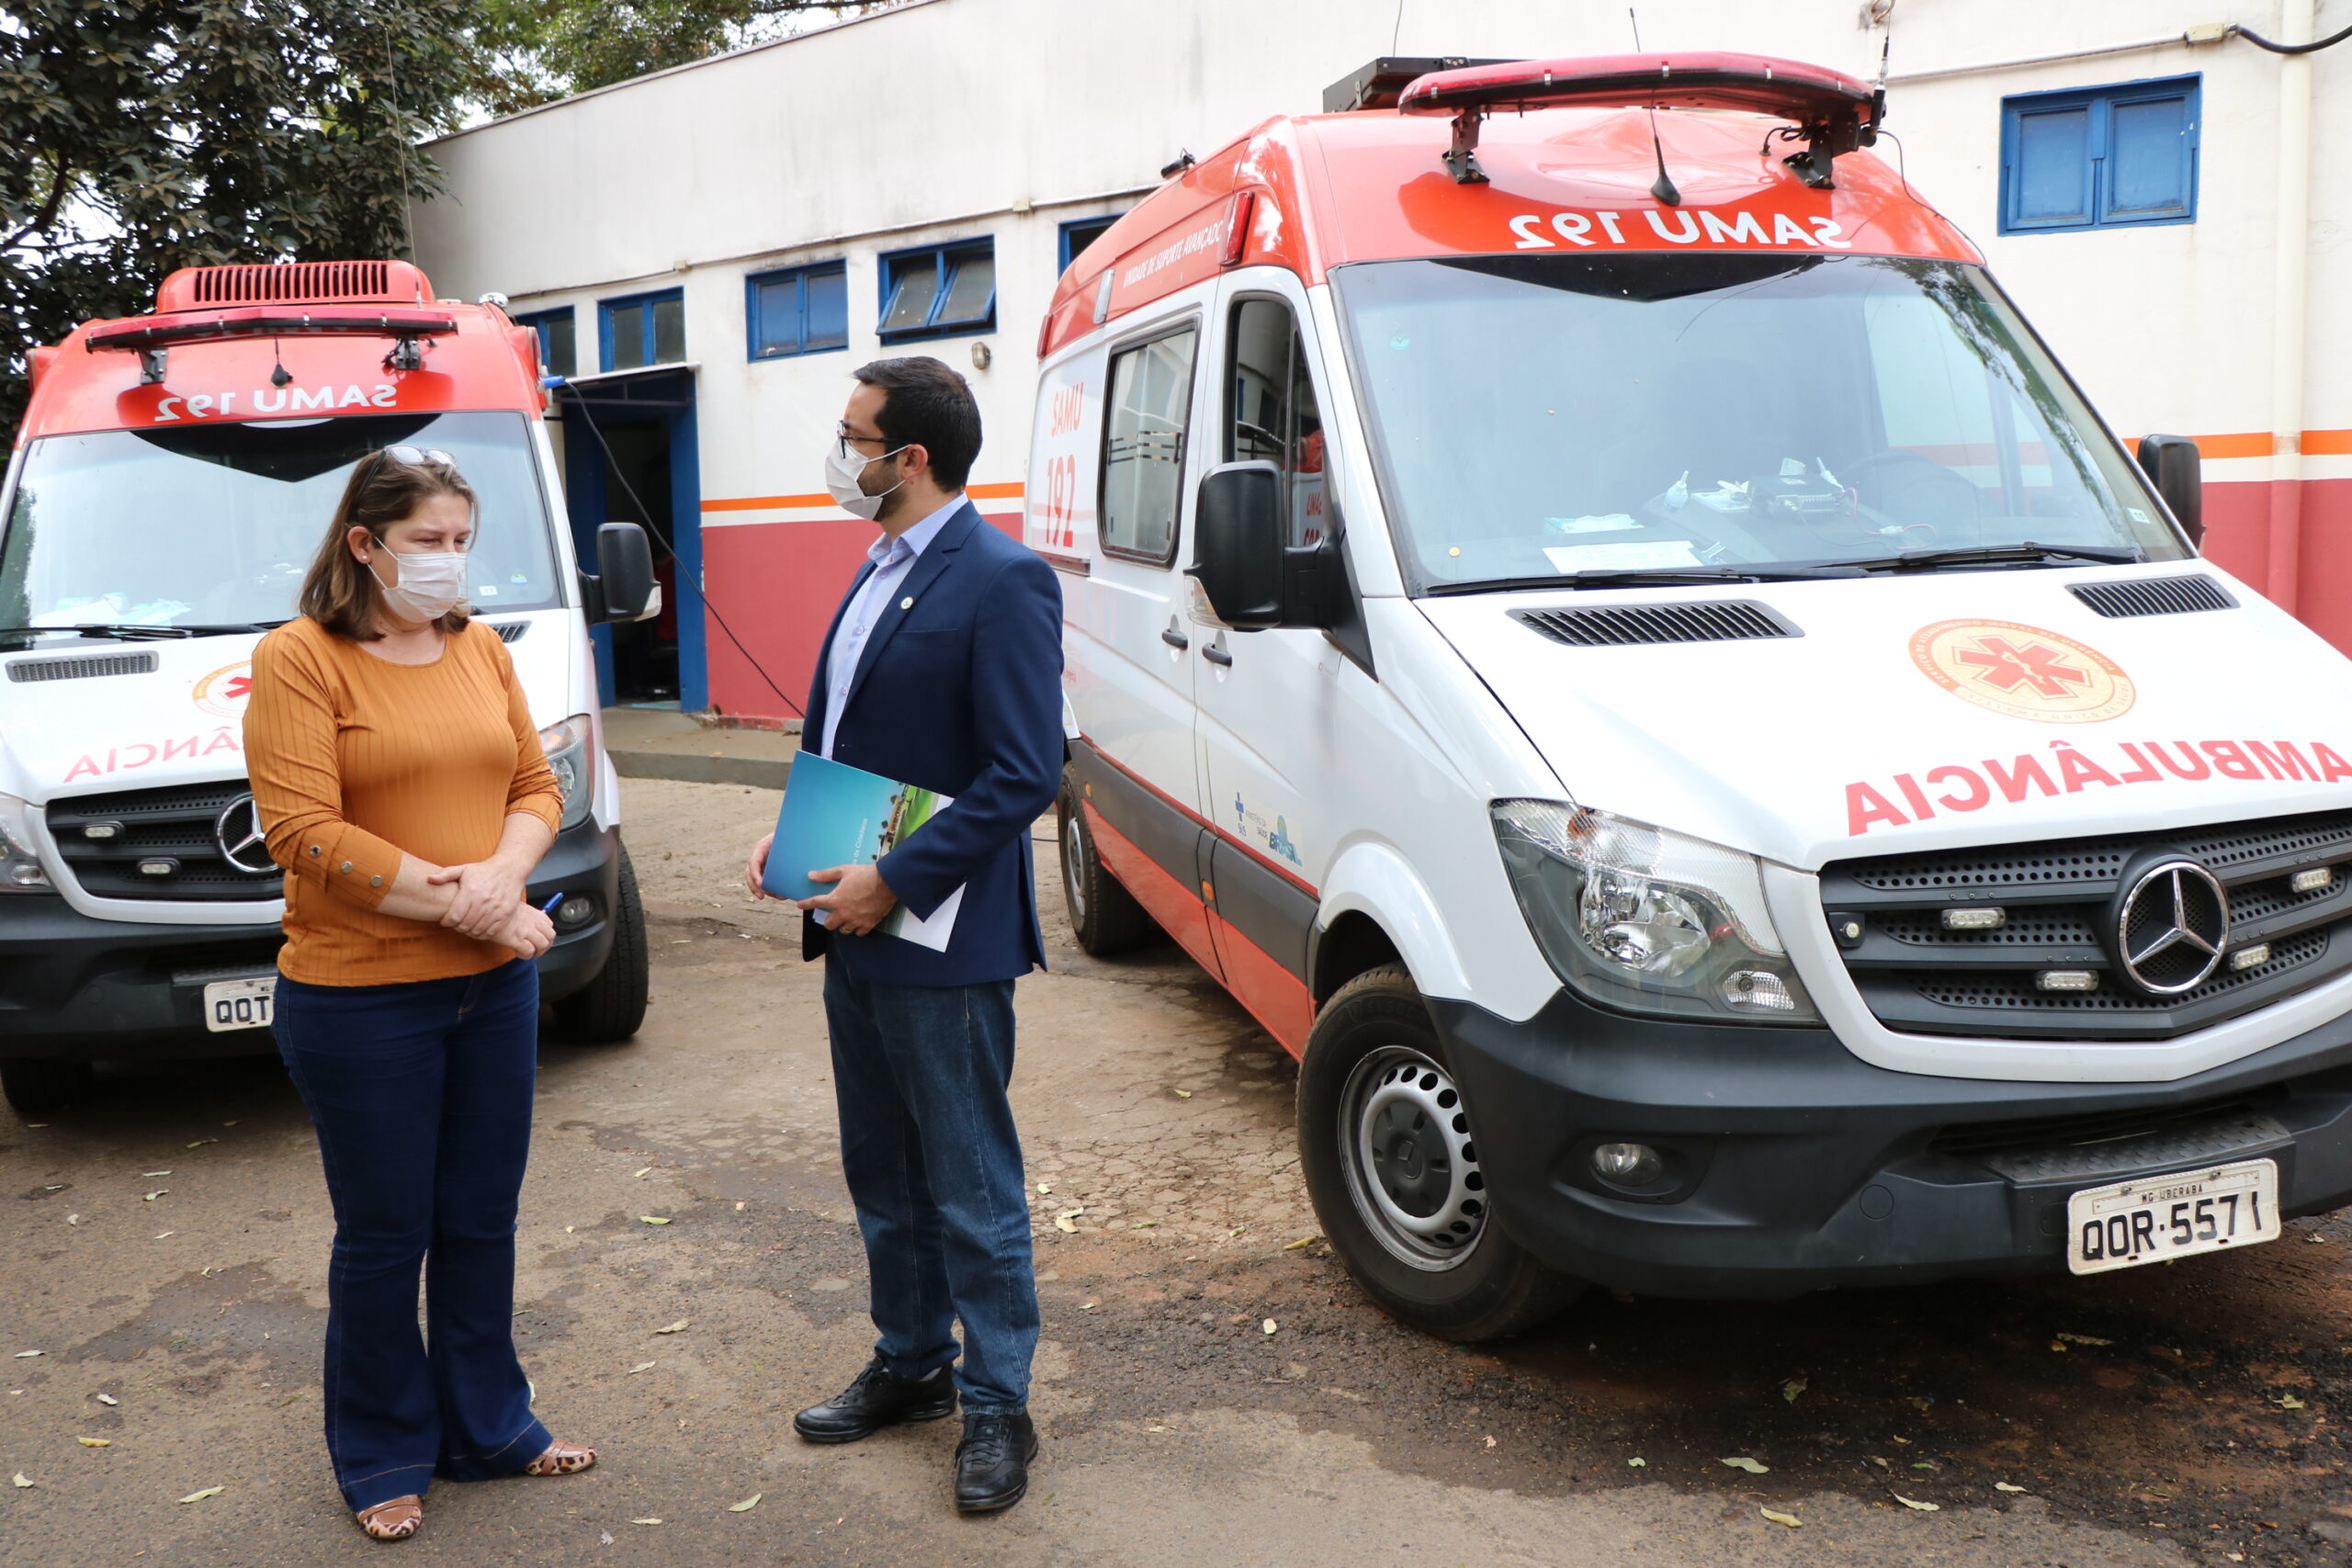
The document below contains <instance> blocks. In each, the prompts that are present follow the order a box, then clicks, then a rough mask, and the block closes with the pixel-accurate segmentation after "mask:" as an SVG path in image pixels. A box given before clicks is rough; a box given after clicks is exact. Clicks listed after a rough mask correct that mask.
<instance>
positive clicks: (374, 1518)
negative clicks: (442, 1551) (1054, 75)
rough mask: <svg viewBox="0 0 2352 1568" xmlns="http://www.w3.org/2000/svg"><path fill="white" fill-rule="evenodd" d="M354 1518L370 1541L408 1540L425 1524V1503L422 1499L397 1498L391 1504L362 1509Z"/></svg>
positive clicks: (380, 1504) (410, 1497)
mask: <svg viewBox="0 0 2352 1568" xmlns="http://www.w3.org/2000/svg"><path fill="white" fill-rule="evenodd" d="M352 1517H353V1518H355V1519H356V1520H358V1521H359V1528H360V1529H362V1530H363V1531H365V1532H366V1533H367V1536H368V1540H407V1539H408V1538H409V1537H411V1536H413V1535H414V1534H415V1533H416V1532H417V1530H418V1529H419V1528H421V1527H422V1526H423V1525H424V1499H422V1498H420V1497H414V1496H409V1497H395V1498H393V1499H392V1500H391V1501H390V1502H389V1503H379V1504H377V1505H376V1506H374V1507H372V1508H362V1509H360V1510H359V1512H357V1513H356V1514H354V1515H353V1516H352Z"/></svg>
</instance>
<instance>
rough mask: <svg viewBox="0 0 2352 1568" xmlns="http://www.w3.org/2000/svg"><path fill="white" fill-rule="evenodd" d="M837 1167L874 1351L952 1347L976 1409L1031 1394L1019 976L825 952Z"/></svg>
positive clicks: (910, 1354)
mask: <svg viewBox="0 0 2352 1568" xmlns="http://www.w3.org/2000/svg"><path fill="white" fill-rule="evenodd" d="M825 1018H826V1021H827V1023H828V1024H829V1025H830V1027H831V1034H832V1043H833V1086H834V1097H835V1100H837V1102H838V1103H839V1105H840V1107H841V1118H842V1175H843V1176H845V1177H847V1178H848V1179H849V1193H850V1197H851V1199H852V1200H853V1201H854V1202H855V1203H856V1205H857V1224H858V1229H859V1230H860V1231H862V1232H863V1233H864V1234H865V1268H866V1274H867V1276H868V1279H869V1281H870V1284H869V1293H870V1295H871V1298H872V1303H873V1304H872V1310H873V1314H874V1326H875V1327H876V1329H878V1330H880V1337H879V1338H878V1339H876V1342H875V1346H874V1350H875V1354H876V1355H878V1356H880V1357H881V1358H882V1360H883V1363H884V1364H885V1365H886V1366H888V1368H889V1369H890V1371H893V1372H895V1373H897V1374H898V1375H899V1376H900V1377H908V1378H922V1377H929V1376H930V1375H931V1374H932V1373H933V1372H935V1371H938V1370H939V1369H940V1368H942V1367H944V1366H946V1365H947V1364H948V1363H949V1362H951V1361H953V1360H955V1359H956V1340H955V1338H954V1337H953V1333H952V1330H953V1328H954V1325H955V1322H956V1319H958V1318H961V1319H962V1320H963V1324H964V1359H963V1362H962V1364H961V1365H960V1366H958V1367H957V1368H956V1389H957V1390H958V1391H959V1392H960V1393H962V1395H963V1398H964V1408H965V1409H966V1410H967V1411H970V1412H974V1413H985V1412H989V1411H1000V1412H1001V1411H1014V1410H1021V1409H1024V1408H1026V1407H1027V1405H1028V1402H1029V1360H1030V1357H1031V1356H1032V1355H1033V1354H1034V1353H1035V1350H1036V1348H1037V1286H1036V1281H1035V1277H1034V1275H1033V1274H1032V1272H1031V1267H1030V1258H1029V1204H1028V1201H1027V1195H1026V1191H1025V1187H1026V1183H1025V1181H1024V1179H1023V1175H1022V1168H1021V1138H1020V1135H1019V1134H1017V1133H1016V1132H1015V1131H1014V1130H1013V1126H1012V1106H1011V1104H1009V1103H1008V1102H1007V1101H1006V1100H1005V1089H1006V1086H1007V1085H1008V1084H1010V1083H1011V1082H1012V981H1010V980H993V981H988V982H984V983H983V984H980V985H977V986H883V985H875V984H870V983H865V982H861V981H857V980H853V979H851V978H850V977H849V976H847V975H846V974H844V973H843V972H842V965H841V962H840V960H838V959H831V960H828V961H827V963H826V964H825Z"/></svg>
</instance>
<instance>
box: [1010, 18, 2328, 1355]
mask: <svg viewBox="0 0 2352 1568" xmlns="http://www.w3.org/2000/svg"><path fill="white" fill-rule="evenodd" d="M1342 89H1343V93H1342V96H1343V100H1344V101H1343V102H1342V103H1341V104H1340V106H1339V107H1341V108H1342V109H1344V110H1345V111H1346V112H1338V113H1329V114H1325V115H1321V116H1306V117H1297V118H1276V119H1272V120H1269V121H1267V122H1266V123H1265V124H1263V125H1261V126H1260V127H1258V128H1257V129H1256V130H1252V131H1250V133H1249V134H1248V135H1246V136H1244V137H1243V138H1241V139H1240V140H1239V141H1236V142H1234V143H1233V144H1232V145H1230V146H1228V147H1227V148H1225V149H1223V150H1222V151H1220V152H1216V153H1214V154H1212V155H1211V156H1209V157H1207V158H1204V159H1203V160H1201V161H1199V162H1198V163H1197V164H1193V165H1192V166H1191V167H1189V168H1186V169H1185V170H1183V171H1182V173H1181V174H1179V175H1176V176H1175V177H1174V178H1172V179H1170V181H1169V183H1168V184H1167V185H1166V186H1163V187H1162V188H1161V189H1160V190H1159V192H1157V193H1156V194H1155V195H1153V196H1152V197H1149V198H1148V199H1147V200H1146V201H1144V202H1143V203H1142V204H1141V205H1140V206H1139V207H1138V208H1136V209H1135V210H1134V211H1133V212H1131V213H1130V214H1128V215H1127V216H1126V217H1125V218H1124V219H1123V220H1121V221H1120V222H1119V224H1118V225H1117V226H1116V227H1115V228H1114V229H1113V230H1111V231H1110V232H1109V233H1108V234H1107V235H1106V236H1105V237H1104V238H1103V240H1101V241H1099V242H1098V243H1096V244H1095V245H1093V246H1092V247H1091V249H1090V250H1089V251H1087V252H1086V253H1085V254H1083V255H1082V256H1081V257H1080V258H1079V260H1078V261H1077V262H1076V263H1075V264H1074V265H1072V266H1071V268H1070V269H1069V273H1068V274H1067V275H1066V276H1064V277H1063V279H1062V281H1061V284H1060V287H1059V289H1058V291H1057V294H1056V295H1055V298H1054V303H1053V308H1052V314H1051V317H1050V319H1049V320H1048V321H1046V324H1045V328H1044V333H1043V336H1042V339H1041V343H1040V349H1041V355H1042V358H1043V362H1044V363H1043V372H1042V380H1041V386H1040V390H1039V394H1038V397H1039V401H1038V415H1037V422H1036V428H1035V444H1034V449H1033V455H1032V466H1031V495H1032V497H1033V501H1032V509H1031V513H1030V516H1029V521H1028V526H1029V540H1030V542H1031V544H1032V545H1033V546H1034V547H1035V548H1037V549H1039V550H1040V551H1042V552H1044V553H1046V554H1047V555H1048V556H1050V557H1051V558H1053V559H1054V561H1055V564H1056V565H1057V567H1059V568H1060V569H1061V570H1063V571H1064V572H1066V573H1067V576H1066V577H1065V579H1064V581H1063V591H1064V595H1065V599H1066V602H1067V604H1068V612H1067V614H1068V644H1067V649H1068V674H1067V682H1068V686H1067V694H1068V698H1069V773H1068V780H1067V789H1066V792H1065V795H1064V798H1063V801H1062V805H1061V831H1062V848H1063V864H1064V870H1065V882H1066V893H1067V897H1068V900H1069V909H1070V914H1071V918H1072V920H1073V922H1074V924H1075V925H1076V927H1077V929H1078V931H1079V933H1080V940H1081V941H1082V942H1083V943H1084V944H1085V945H1086V946H1087V948H1088V949H1089V950H1090V951H1093V952H1097V953H1103V952H1110V951H1114V950H1115V949H1118V948H1120V947H1122V946H1125V945H1127V944H1129V943H1131V942H1136V941H1137V940H1139V939H1140V938H1142V937H1143V936H1144V935H1146V934H1147V933H1148V931H1149V930H1150V928H1151V927H1152V926H1153V925H1154V924H1156V925H1157V926H1158V927H1159V929H1161V930H1164V931H1167V932H1168V933H1169V934H1170V935H1171V936H1173V937H1174V938H1175V939H1176V940H1177V941H1178V942H1181V943H1182V945H1183V946H1184V947H1185V948H1186V949H1187V950H1188V951H1189V952H1190V953H1192V954H1193V957H1194V958H1196V959H1197V960H1198V961H1199V962H1200V963H1201V964H1203V965H1204V967H1206V968H1207V969H1208V970H1209V971H1210V973H1211V974H1213V975H1215V976H1217V977H1218V978H1219V979H1220V980H1221V981H1222V982H1223V983H1224V985H1225V986H1226V987H1227V989H1229V990H1230V991H1231V992H1232V994H1233V995H1234V996H1235V997H1236V998H1238V999H1239V1001H1240V1002H1241V1003H1242V1005H1244V1006H1245V1007H1247V1008H1248V1009H1249V1010H1250V1012H1251V1013H1252V1014H1253V1015H1254V1016H1255V1017H1256V1018H1257V1019H1258V1020H1259V1021H1261V1023H1263V1024H1264V1026H1265V1027H1266V1029H1267V1030H1268V1031H1269V1032H1272V1034H1273V1035H1274V1036H1275V1037H1276V1038H1277V1039H1278V1040H1280V1041H1281V1042H1282V1043H1283V1045H1284V1046H1286V1047H1287V1048H1288V1049H1289V1050H1290V1051H1292V1052H1293V1053H1295V1055H1298V1056H1299V1057H1300V1059H1301V1066H1300V1072H1299V1090H1298V1135H1299V1140H1300V1147H1301V1153H1302V1157H1303V1163H1304V1168H1305V1170H1306V1177H1307V1180H1308V1183H1309V1186H1310V1189H1311V1191H1312V1194H1313V1197H1314V1200H1315V1202H1316V1205H1317V1212H1318V1213H1319V1215H1320V1217H1321V1221H1322V1224H1323V1227H1324V1230H1325V1232H1326V1234H1327V1235H1329V1237H1330V1238H1331V1242H1332V1244H1333V1245H1334V1247H1336V1248H1337V1249H1338V1251H1339V1253H1340V1257H1341V1258H1343V1259H1344V1260H1345V1262H1346V1264H1347V1266H1348V1267H1349V1268H1350V1269H1351V1270H1352V1272H1353V1273H1354V1275H1355V1276H1356V1278H1357V1279H1358V1280H1360V1281H1361V1282H1362V1283H1363V1286H1364V1287H1365V1288H1366V1289H1367V1290H1368V1291H1369V1292H1371V1293H1372V1294H1373V1295H1374V1296H1375V1297H1376V1298H1377V1299H1378V1300H1379V1301H1380V1302H1381V1303H1383V1304H1384V1305H1385V1306H1386V1307H1387V1308H1388V1309H1389V1310H1390V1311H1391V1312H1393V1313H1395V1314H1397V1315H1398V1316H1399V1317H1401V1318H1404V1319H1406V1320H1407V1321H1409V1322H1412V1323H1415V1324H1419V1325H1423V1326H1425V1327H1427V1328H1429V1329H1430V1330H1432V1331H1434V1332H1438V1333H1442V1334H1444V1335H1446V1336H1448V1337H1453V1338H1476V1337H1483V1336H1488V1335H1494V1334H1499V1333H1504V1332H1508V1331H1510V1330H1511V1329H1513V1328H1516V1327H1521V1326H1523V1325H1527V1324H1530V1323H1532V1322H1534V1321H1536V1320H1537V1319H1539V1318H1540V1317H1542V1316H1543V1315H1544V1314H1545V1313H1547V1312H1549V1311H1551V1310H1553V1309H1554V1308H1555V1307H1556V1306H1557V1305H1558V1304H1559V1303H1561V1302H1563V1301H1565V1300H1566V1299H1567V1298H1568V1297H1569V1296H1570V1295H1572V1294H1573V1293H1574V1291H1575V1290H1576V1288H1577V1284H1578V1283H1579V1282H1597V1283H1600V1284H1604V1285H1609V1286H1613V1287H1620V1288H1626V1289H1631V1290H1634V1291H1637V1292H1655V1293H1658V1294H1681V1295H1721V1296H1785V1295H1789V1294H1792V1293H1795V1292H1804V1291H1810V1290H1814V1289H1817V1288H1821V1287H1825V1286H1832V1285H1842V1284H1860V1283H1869V1282H1875V1281H1917V1280H1932V1279H1936V1278H1939V1277H1945V1276H1951V1275H1960V1274H1976V1273H1993V1272H2002V1271H2028V1270H2057V1269H2072V1270H2074V1271H2075V1272H2077V1273H2084V1272H2091V1271H2096V1270H2101V1269H2115V1268H2122V1267H2128V1266H2131V1265H2135V1264H2146V1263H2151V1262H2156V1261H2163V1260H2169V1259H2173V1258H2183V1257H2187V1256H2189V1255H2192V1254H2196V1253H2199V1252H2205V1251H2213V1250H2221V1249H2225V1248H2235V1247H2245V1246H2248V1245H2252V1244H2255V1243H2258V1242H2261V1241H2265V1240H2268V1239H2271V1238H2273V1237H2276V1236H2277V1235H2278V1234H2279V1224H2280V1222H2281V1220H2282V1219H2287V1218H2291V1217H2293V1216H2296V1215H2299V1214H2308V1213H2316V1212H2319V1211H2323V1210H2328V1209H2332V1208H2335V1207H2336V1206H2337V1205H2339V1204H2342V1203H2344V1202H2346V1201H2347V1200H2352V880H2347V876H2346V870H2347V864H2348V863H2352V667H2348V666H2347V664H2346V660H2344V658H2343V657H2341V656H2340V655H2338V654H2337V653H2335V651H2334V650H2332V649H2330V648H2328V647H2327V646H2326V645H2325V644H2324V643H2323V642H2322V641H2321V640H2320V639H2319V638H2318V637H2315V636H2313V635H2312V633H2311V632H2309V631H2307V630H2306V629H2304V628H2303V627H2302V626H2300V625H2298V624H2297V623H2296V622H2295V621H2294V620H2293V619H2292V618H2290V616H2288V615H2284V614H2282V613H2280V612H2279V611H2278V610H2277V609H2275V608H2274V607H2272V606H2271V605H2270V604H2267V603H2266V602H2265V601H2264V600H2263V599H2262V598H2261V597H2260V596H2259V595H2258V594H2257V593H2256V592H2253V591H2251V590H2249V589H2248V588H2247V587H2246V586H2245V585H2244V584H2243V583H2240V582H2238V581H2233V579H2231V578H2230V576H2229V575H2228V574H2227V573H2225V572H2223V571H2222V570H2218V569H2216V568H2214V567H2213V566H2211V564H2210V563H2208V562H2205V561H2203V560H2200V559H2199V556H2198V541H2199V537H2200V534H2201V530H2200V528H2199V515H2198V493H2199V492H2198V473H2197V454H2196V451H2195V448H2194V446H2191V445H2190V444H2188V443H2187V442H2185V441H2182V440H2179V439H2178V438H2171V437H2157V436H2151V437H2148V438H2146V439H2144V440H2143V441H2141V442H2140V443H2139V446H2138V450H2137V460H2136V461H2135V460H2134V456H2133V454H2131V453H2129V452H2127V450H2126V449H2125V447H2124V446H2123V444H2122V443H2121V442H2120V441H2119V440H2118V438H2117V437H2116V435H2115V434H2113V433H2112V432H2110V431H2109V429H2107V428H2106V427H2105V426H2104V425H2103V424H2102V423H2100V422H2099V419H2098V415H2097V414H2096V413H2095V412H2093V411H2092V409H2091V408H2090V407H2089V405H2088V404H2087V403H2086V400H2084V398H2083V396H2082V394H2081V392H2080V390H2079V389H2077V388H2076V387H2075V385H2074V384H2073V382H2072V381H2070V380H2069V379H2068V378H2067V376H2066V374H2065V372H2064V370H2063V369H2061V368H2060V367H2059V366H2058V365H2057V364H2056V362H2055V361H2054V360H2053V359H2052V356H2051V355H2050V353H2049V351H2048V349H2047V348H2046V347H2045V346H2044V345H2043V344H2042V343H2041V341H2040V340H2039V339H2038V338H2037V337H2036V336H2035V335H2034V333H2033V331H2032V329H2031V328H2030V327H2029V326H2028V325H2027V324H2026V323H2025V321H2023V319H2022V318H2021V317H2020V316H2019V315H2018V311H2017V310H2016V308H2015V306H2014V305H2013V304H2012V303H2011V302H2010V301H2009V299H2007V297H2006V296H2005V295H2004V294H2003V293H2002V292H2001V289H2000V288H1999V287H1998V285H1997V284H1996V283H1995V281H1994V280H1993V279H1992V278H1991V277H1990V276H1988V275H1987V273H1986V271H1985V265H1984V263H1983V260H1982V258H1981V257H1980V256H1979V255H1978V254H1977V253H1976V251H1975V250H1974V249H1973V247H1972V246H1971V245H1970V243H1969V242H1968V240H1967V239H1966V237H1965V236H1963V235H1962V233H1961V232H1960V231H1958V230H1957V229H1955V228H1954V227H1953V226H1952V225H1951V223H1950V222H1948V221H1946V220H1944V219H1942V218H1941V217H1939V216H1938V214H1937V213H1936V212H1935V210H1934V209H1931V208H1930V207H1929V206H1928V204H1927V202H1926V201H1925V199H1924V198H1923V197H1921V196H1920V195H1919V193H1918V192H1917V191H1916V190H1914V189H1913V188H1911V187H1910V186H1908V185H1907V184H1906V183H1905V180H1904V179H1903V178H1902V176H1901V175H1899V174H1898V172H1897V171H1896V169H1895V168H1894V167H1891V166H1890V165H1889V164H1887V163H1885V162H1883V161H1881V160H1880V159H1879V158H1878V157H1877V156H1875V155H1873V154H1872V153H1871V152H1868V151H1867V149H1868V148H1869V147H1870V145H1871V143H1872V142H1873V141H1875V140H1876V133H1877V130H1878V123H1879V119H1880V116H1881V113H1882V109H1883V99H1882V97H1881V95H1880V94H1878V93H1877V92H1875V91H1874V90H1873V89H1872V87H1871V85H1868V84H1865V83H1862V82H1859V81H1856V80H1853V79H1851V78H1849V77H1847V76H1844V75H1841V74H1839V73H1835V72H1831V71H1826V70H1823V69H1820V68H1817V67H1814V66H1809V65H1804V64H1801V63H1796V62H1789V61H1781V60H1770V59H1762V58H1758V57H1754V56H1747V55H1727V54H1698V55H1679V54H1677V55H1668V54H1644V55H1632V56H1623V57H1617V58H1610V59H1588V60H1553V61H1529V62H1482V63H1477V64H1463V63H1460V62H1435V61H1431V62H1419V63H1418V64H1412V63H1409V62H1379V64H1378V65H1376V66H1375V67H1374V68H1372V69H1371V70H1368V71H1367V72H1365V73H1363V74H1362V75H1360V76H1359V77H1358V78H1356V79H1355V80H1354V81H1352V82H1351V83H1349V84H1343V85H1342Z"/></svg>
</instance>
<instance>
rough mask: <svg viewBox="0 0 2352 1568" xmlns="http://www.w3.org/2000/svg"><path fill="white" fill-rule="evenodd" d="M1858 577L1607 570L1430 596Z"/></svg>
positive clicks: (1772, 571)
mask: <svg viewBox="0 0 2352 1568" xmlns="http://www.w3.org/2000/svg"><path fill="white" fill-rule="evenodd" d="M1857 575H1859V574H1858V573H1857V572H1855V571H1854V570H1850V569H1849V566H1848V563H1846V562H1844V561H1836V562H1831V563H1829V564H1826V565H1823V566H1635V567H1620V568H1615V569H1613V570H1596V571H1563V572H1555V573H1554V574H1553V575H1551V576H1549V577H1489V578H1486V579H1483V580H1481V581H1476V582H1439V583H1433V584H1431V585H1430V589H1429V592H1430V593H1431V594H1433V595H1434V594H1444V593H1495V592H1510V591H1512V590H1515V589H1532V588H1678V587H1682V586H1685V585H1688V584H1691V583H1703V582H1795V581H1804V580H1810V579H1814V578H1822V577H1853V576H1857Z"/></svg>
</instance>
